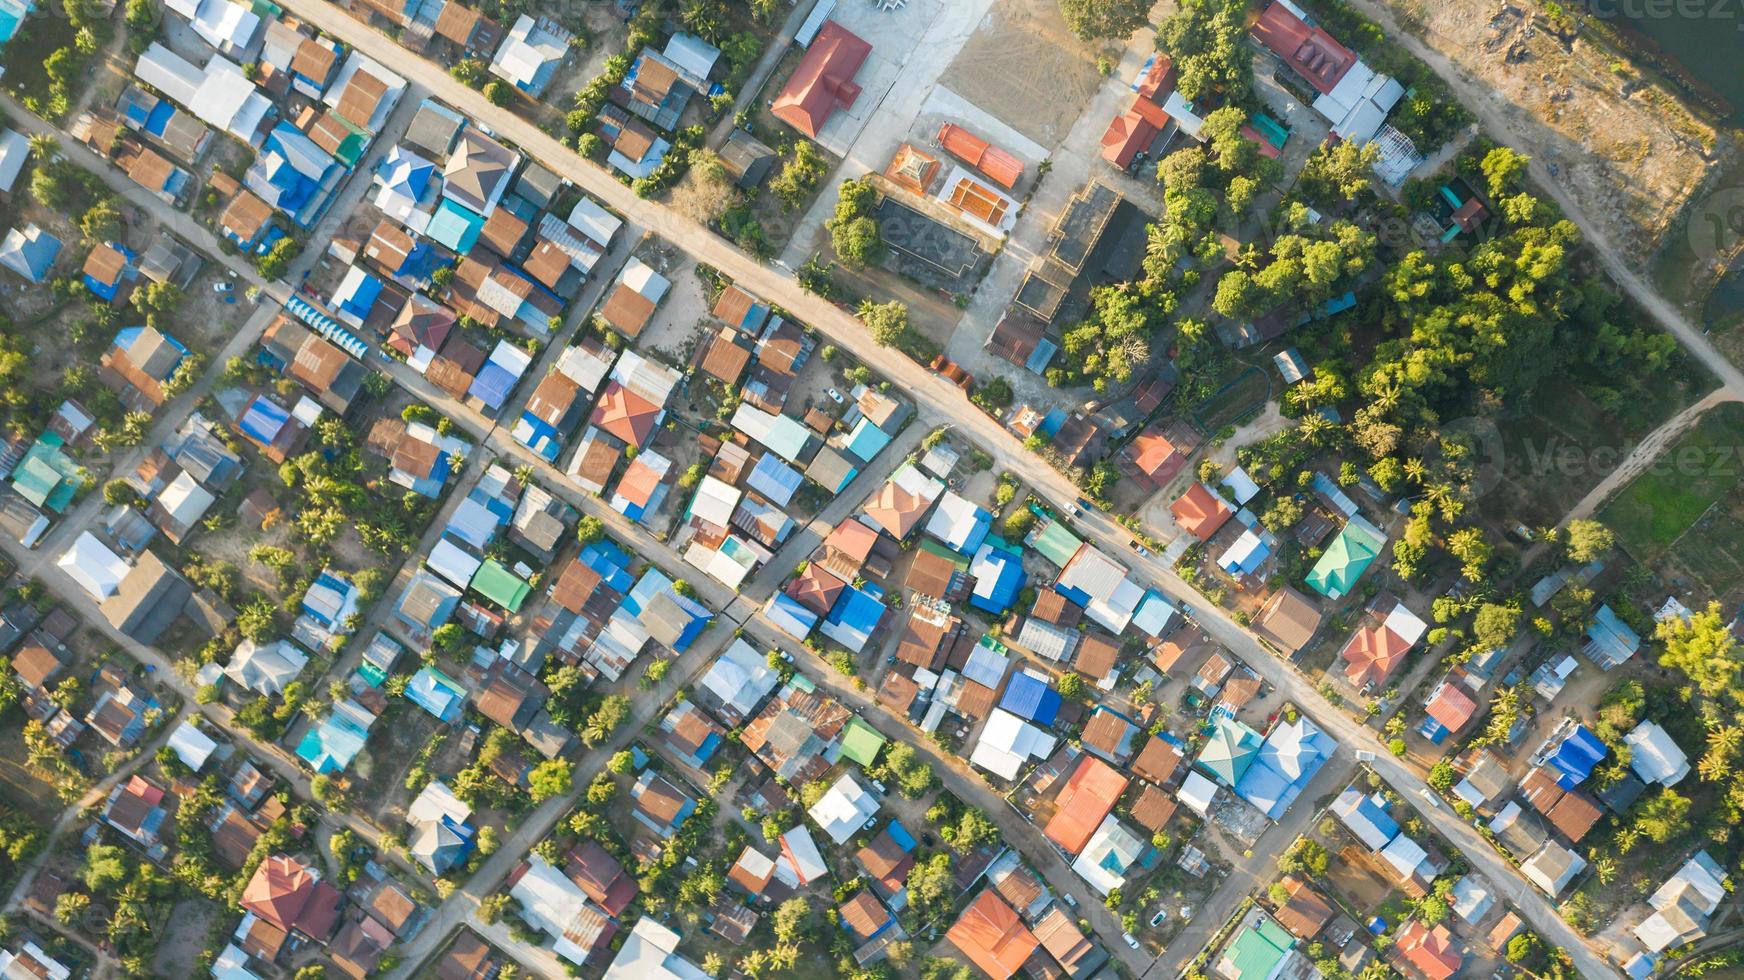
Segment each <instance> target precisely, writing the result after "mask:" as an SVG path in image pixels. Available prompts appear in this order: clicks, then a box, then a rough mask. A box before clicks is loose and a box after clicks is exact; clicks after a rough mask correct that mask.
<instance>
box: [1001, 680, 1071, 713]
mask: <svg viewBox="0 0 1744 980" xmlns="http://www.w3.org/2000/svg"><path fill="white" fill-rule="evenodd" d="M1060 703H1061V701H1060V692H1058V691H1056V690H1054V689H1053V688H1051V687H1049V686H1048V684H1047V682H1046V681H1044V680H1042V679H1041V678H1039V677H1036V676H1035V675H1034V674H1027V673H1024V672H1022V671H1019V672H1018V673H1016V674H1013V675H1012V677H1011V683H1010V684H1007V685H1006V686H1005V697H1003V698H1001V699H1000V700H999V706H1000V707H1001V708H1004V709H1005V710H1006V711H1009V712H1011V713H1012V714H1014V715H1017V716H1018V717H1019V718H1023V719H1025V720H1027V721H1033V722H1035V723H1036V724H1038V725H1044V726H1045V725H1052V724H1053V723H1054V716H1055V715H1057V714H1059V713H1060Z"/></svg>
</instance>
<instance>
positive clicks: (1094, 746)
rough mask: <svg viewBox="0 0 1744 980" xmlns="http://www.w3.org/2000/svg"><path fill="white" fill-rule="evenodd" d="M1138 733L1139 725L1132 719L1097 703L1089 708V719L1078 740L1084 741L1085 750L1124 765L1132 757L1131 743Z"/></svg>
mask: <svg viewBox="0 0 1744 980" xmlns="http://www.w3.org/2000/svg"><path fill="white" fill-rule="evenodd" d="M1138 734H1139V727H1138V725H1136V724H1134V723H1133V721H1132V719H1130V718H1128V717H1126V716H1125V715H1123V714H1121V713H1120V712H1118V711H1115V710H1114V709H1113V708H1110V707H1108V706H1106V705H1100V704H1099V705H1097V706H1096V707H1095V708H1093V709H1091V711H1090V720H1089V721H1088V722H1086V723H1085V725H1084V731H1083V733H1082V734H1081V735H1080V736H1079V740H1080V741H1082V742H1083V743H1084V749H1085V751H1088V752H1090V753H1091V754H1093V755H1095V756H1097V757H1098V758H1101V759H1105V760H1107V761H1108V762H1111V763H1113V764H1115V765H1125V764H1126V760H1127V759H1129V758H1131V757H1132V743H1133V740H1134V739H1135V738H1137V737H1138Z"/></svg>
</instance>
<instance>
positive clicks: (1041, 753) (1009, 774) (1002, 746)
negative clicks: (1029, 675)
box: [969, 675, 1054, 782]
mask: <svg viewBox="0 0 1744 980" xmlns="http://www.w3.org/2000/svg"><path fill="white" fill-rule="evenodd" d="M1020 676H1021V675H1020ZM1053 750H1054V737H1053V736H1052V735H1049V734H1048V733H1047V732H1046V731H1044V730H1042V729H1041V728H1038V727H1036V726H1035V725H1033V724H1030V723H1029V722H1027V721H1025V720H1024V719H1022V718H1020V717H1018V716H1017V715H1014V714H1012V713H1011V712H1009V711H1006V710H1005V709H1004V708H994V709H992V712H991V713H990V714H989V715H988V716H987V724H986V725H984V726H983V727H982V729H981V738H980V739H979V740H978V741H977V742H976V743H975V750H974V752H972V753H971V754H970V756H969V762H970V764H972V765H976V766H979V767H981V768H982V769H985V770H987V771H988V772H991V773H994V774H995V775H997V776H999V777H1000V778H1001V779H1004V780H1006V781H1008V782H1009V781H1014V780H1016V779H1017V774H1018V772H1019V771H1020V770H1021V769H1022V768H1023V766H1024V765H1025V764H1026V763H1027V762H1029V761H1030V760H1031V759H1040V758H1046V757H1047V756H1048V755H1049V754H1050V753H1052V752H1053Z"/></svg>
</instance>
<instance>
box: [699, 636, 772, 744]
mask: <svg viewBox="0 0 1744 980" xmlns="http://www.w3.org/2000/svg"><path fill="white" fill-rule="evenodd" d="M780 681H781V675H780V674H779V673H777V672H776V671H775V670H773V669H772V668H771V667H770V666H769V662H768V658H766V657H765V656H764V655H763V654H761V653H759V652H758V650H757V648H756V647H753V646H752V645H751V644H750V643H748V642H746V641H745V639H744V638H743V637H740V638H737V639H735V640H734V641H733V644H732V645H731V646H729V647H728V648H727V650H726V652H724V653H722V654H721V655H720V657H718V658H717V659H716V660H715V662H714V663H713V664H710V665H709V669H708V670H707V671H705V672H704V673H703V675H702V677H701V678H700V679H699V680H698V681H697V684H696V693H697V696H699V697H701V698H702V699H703V704H704V706H705V707H707V708H708V709H709V710H710V711H711V712H713V713H714V714H715V716H716V717H718V718H720V719H721V721H723V722H725V723H726V724H728V725H733V726H735V727H736V726H738V725H740V724H743V723H744V721H745V720H746V719H747V718H750V717H751V716H752V715H753V714H755V712H756V711H757V708H758V707H759V706H760V705H761V704H762V703H763V699H764V698H766V697H768V696H769V693H770V692H771V691H773V690H775V687H776V685H777V684H779V683H780Z"/></svg>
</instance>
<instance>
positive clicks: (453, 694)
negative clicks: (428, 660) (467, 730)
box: [406, 665, 466, 725]
mask: <svg viewBox="0 0 1744 980" xmlns="http://www.w3.org/2000/svg"><path fill="white" fill-rule="evenodd" d="M406 700H408V701H410V702H412V703H413V704H415V705H417V706H418V707H420V708H423V709H424V710H425V711H426V712H428V713H429V714H430V715H431V716H432V717H434V718H436V719H437V720H439V721H443V722H447V723H448V724H450V725H452V724H454V723H455V722H457V721H459V720H460V714H461V711H462V710H464V709H465V707H466V688H465V687H464V686H462V685H461V683H460V682H459V681H457V680H455V679H453V678H452V677H449V676H448V675H447V674H444V673H443V672H441V671H440V670H437V669H436V668H435V667H432V666H429V665H426V666H424V667H423V668H421V669H419V671H418V672H417V673H416V674H413V675H412V679H411V681H410V682H408V683H407V684H406Z"/></svg>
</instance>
